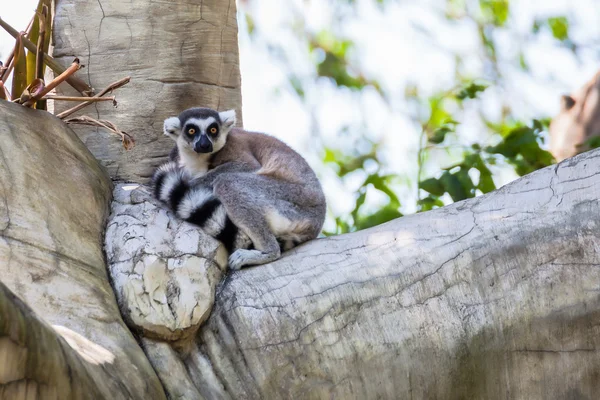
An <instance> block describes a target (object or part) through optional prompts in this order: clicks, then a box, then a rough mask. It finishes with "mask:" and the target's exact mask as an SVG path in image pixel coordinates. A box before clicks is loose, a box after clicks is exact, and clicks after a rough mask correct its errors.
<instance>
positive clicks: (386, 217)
mask: <svg viewBox="0 0 600 400" xmlns="http://www.w3.org/2000/svg"><path fill="white" fill-rule="evenodd" d="M401 216H402V213H401V212H400V211H398V209H397V208H396V207H393V206H390V205H388V206H386V207H384V208H382V209H381V210H379V211H377V212H375V213H373V214H371V215H369V216H366V217H364V218H360V219H359V220H358V221H355V226H356V229H357V230H361V229H367V228H371V227H373V226H377V225H380V224H383V223H384V222H388V221H391V220H393V219H396V218H400V217H401Z"/></svg>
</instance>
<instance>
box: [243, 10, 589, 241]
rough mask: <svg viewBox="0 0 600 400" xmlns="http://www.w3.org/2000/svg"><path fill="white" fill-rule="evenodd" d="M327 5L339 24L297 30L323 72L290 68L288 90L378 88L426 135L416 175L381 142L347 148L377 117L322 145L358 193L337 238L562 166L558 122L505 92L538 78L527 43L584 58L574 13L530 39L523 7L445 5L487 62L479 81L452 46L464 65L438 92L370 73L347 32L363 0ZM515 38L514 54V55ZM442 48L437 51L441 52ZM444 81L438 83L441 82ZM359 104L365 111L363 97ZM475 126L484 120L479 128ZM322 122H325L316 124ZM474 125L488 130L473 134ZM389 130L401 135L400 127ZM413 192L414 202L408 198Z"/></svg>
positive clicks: (547, 23)
mask: <svg viewBox="0 0 600 400" xmlns="http://www.w3.org/2000/svg"><path fill="white" fill-rule="evenodd" d="M371 1H372V3H373V4H375V3H376V4H377V5H380V6H381V8H382V9H383V10H384V12H385V9H386V8H387V7H392V6H396V5H397V3H394V4H392V3H393V2H385V1H382V0H371ZM523 1H526V0H523ZM328 3H329V4H330V5H331V10H334V11H333V12H334V14H336V15H335V16H334V17H333V18H332V19H331V20H332V21H333V23H332V24H331V25H329V26H326V27H325V28H323V27H319V28H315V30H314V31H311V29H310V28H309V26H310V25H311V24H309V23H308V22H307V21H308V20H309V19H310V18H311V16H310V15H308V14H307V15H298V22H297V23H294V24H290V26H291V28H290V29H293V30H294V33H296V34H297V36H298V37H300V41H301V44H302V46H304V48H306V49H307V53H306V56H307V59H309V60H311V61H312V64H313V66H314V69H313V72H311V73H309V74H307V73H304V72H297V71H296V70H294V68H293V66H291V67H290V68H289V69H290V71H291V72H289V73H288V74H287V76H288V77H289V86H288V90H290V91H291V92H293V93H295V94H296V95H297V96H298V97H299V98H300V99H301V100H302V101H305V102H307V104H308V102H309V101H311V100H310V99H311V97H312V99H313V101H314V98H315V96H310V92H311V90H313V88H314V86H317V85H316V84H315V83H316V82H318V81H319V78H328V80H329V81H330V82H331V83H332V84H334V85H335V87H337V88H339V89H340V90H343V91H344V95H348V97H350V96H356V98H359V99H360V96H361V94H363V93H367V94H368V95H369V96H370V95H371V94H372V93H371V92H369V91H363V90H364V89H367V88H375V89H376V91H377V94H379V96H380V100H381V102H380V103H378V104H380V105H381V107H382V108H387V111H391V112H393V113H396V114H398V115H402V116H403V117H405V122H406V120H408V123H412V126H414V127H415V130H416V131H417V132H418V131H419V128H420V138H419V141H418V148H417V149H415V150H416V151H415V154H414V162H415V163H416V164H417V167H418V172H417V173H416V174H415V172H414V170H411V172H410V173H407V172H405V171H397V172H394V173H392V172H391V171H390V169H389V168H388V165H387V163H388V162H389V160H386V159H385V158H383V159H382V156H380V153H381V154H385V152H382V151H380V149H384V148H383V146H382V145H380V144H378V143H371V146H370V147H369V146H367V147H368V148H364V147H362V150H361V151H358V150H357V148H356V147H352V146H348V145H347V139H351V140H352V141H357V138H359V139H361V140H365V139H366V138H368V137H370V136H368V135H369V132H368V130H367V129H365V127H369V126H370V124H369V120H368V119H369V117H370V116H369V115H365V116H363V117H362V118H364V119H363V120H360V118H356V121H353V122H352V123H349V125H348V126H347V127H344V128H343V129H340V130H339V132H338V134H339V135H340V137H342V135H343V137H344V143H343V144H342V143H340V145H339V148H338V147H335V146H336V144H335V142H334V144H333V145H332V144H325V142H320V143H323V147H322V148H321V151H322V155H323V157H322V161H323V163H324V165H325V166H326V167H328V168H330V169H331V170H333V171H334V172H335V174H336V175H337V177H338V179H339V183H340V184H341V185H342V186H344V187H346V188H347V189H349V188H351V189H349V190H348V191H349V192H351V193H352V194H351V195H352V196H353V198H352V202H351V204H352V208H351V209H350V210H349V211H347V212H345V213H342V214H341V215H331V219H333V220H334V221H335V228H334V229H331V232H329V234H333V233H344V232H351V231H355V230H360V229H364V228H368V227H371V226H374V225H377V224H379V223H383V222H386V221H388V220H390V219H393V218H397V217H399V216H401V215H402V213H403V211H405V210H410V212H412V211H414V210H415V209H416V211H427V210H431V209H433V208H437V207H442V206H444V205H446V204H449V203H451V202H455V201H460V200H464V199H468V198H472V197H475V196H478V195H481V194H485V193H489V192H491V191H493V190H495V189H496V187H497V185H500V184H502V183H504V180H505V178H504V177H500V175H499V172H500V171H502V173H503V174H504V173H506V172H509V173H511V172H512V171H514V173H513V175H514V174H516V175H519V176H522V175H524V174H528V173H530V172H533V171H535V170H537V169H539V168H543V167H545V166H548V165H551V164H552V163H553V162H554V160H553V158H552V156H551V155H550V153H549V152H548V151H546V150H545V147H544V138H545V137H546V136H547V128H548V122H549V121H548V120H545V119H531V116H523V113H521V112H520V111H521V110H515V109H514V108H516V106H515V104H516V102H515V101H514V99H510V98H508V97H504V93H506V92H507V89H509V88H510V86H514V82H508V79H510V76H511V75H509V74H508V73H507V71H509V72H511V73H512V72H513V71H515V70H516V71H518V72H519V73H520V74H522V75H523V76H526V75H527V74H532V73H533V72H532V71H531V69H532V68H533V67H534V66H535V64H534V63H533V60H532V59H529V58H528V57H529V54H530V53H529V51H528V45H529V44H530V43H533V42H535V40H537V35H538V34H539V33H541V32H543V33H545V34H546V35H548V34H551V35H552V37H554V38H555V39H556V42H555V43H554V45H555V46H557V47H564V46H567V47H569V48H571V49H572V50H573V52H574V53H575V52H576V46H575V45H574V43H573V42H572V40H571V38H570V33H571V31H572V30H573V27H572V26H571V25H572V23H571V22H572V21H571V22H570V20H569V18H567V16H562V15H554V16H550V17H548V16H547V15H544V16H543V17H542V16H540V17H539V18H537V19H536V20H535V22H534V23H533V27H532V29H531V31H526V32H523V30H522V29H520V28H519V29H515V27H516V25H515V18H514V15H511V13H513V12H514V11H513V10H514V9H516V7H514V3H511V2H510V1H509V0H446V1H445V4H446V7H445V8H444V9H443V10H442V12H441V17H442V18H444V17H445V18H447V19H449V20H451V21H450V23H451V24H458V23H464V25H465V26H467V27H468V28H469V29H470V32H472V35H476V38H475V39H476V41H475V45H474V48H475V49H474V50H473V49H472V48H471V47H469V51H470V52H474V53H476V54H475V56H476V58H477V60H476V62H475V63H479V62H480V63H481V68H480V69H479V71H481V72H478V73H477V74H479V75H474V74H473V73H472V70H473V69H469V68H466V67H465V65H466V64H468V63H469V62H470V63H471V64H472V63H473V62H474V61H473V57H472V54H469V55H465V54H464V53H461V51H458V50H454V49H452V48H451V46H449V47H448V48H446V49H444V50H445V51H447V52H448V53H450V54H451V56H453V57H454V60H455V64H454V68H455V78H454V81H453V82H452V83H449V84H448V83H444V85H446V87H445V88H442V87H441V84H437V85H432V86H433V87H434V88H435V89H434V90H433V91H431V90H429V89H428V88H427V85H421V86H418V85H417V84H413V83H407V84H406V85H405V86H404V87H402V88H401V89H399V90H398V89H397V88H390V87H385V86H383V85H382V84H381V83H380V82H378V81H377V80H376V79H374V78H373V77H372V76H370V74H369V73H366V72H365V71H364V70H363V69H362V66H361V61H362V60H361V59H360V57H361V52H362V51H364V49H361V47H360V46H361V43H358V42H357V43H354V42H353V41H352V40H351V39H349V37H352V36H349V34H348V29H347V28H348V26H345V25H344V24H345V23H346V21H347V20H348V19H344V18H345V17H347V16H348V15H351V16H353V17H354V16H357V15H358V17H360V12H359V11H360V4H359V3H361V2H356V1H355V0H345V1H341V2H340V1H334V0H332V1H330V2H328ZM420 4H422V3H421V2H419V5H420ZM511 4H513V6H512V7H511ZM362 6H364V4H362ZM415 7H416V6H415ZM422 7H423V8H425V7H429V8H430V12H431V13H432V14H435V13H439V12H440V10H439V8H438V7H437V6H427V5H426V6H422ZM349 9H350V10H351V11H349ZM427 12H429V11H427ZM246 21H247V24H246V25H247V26H248V30H249V31H250V33H254V32H256V30H255V25H254V21H253V20H252V19H251V18H249V17H247V18H246ZM423 26H425V25H419V29H422V31H421V32H418V33H416V34H415V35H418V34H424V35H427V34H428V35H429V37H428V39H430V38H432V37H435V35H433V34H431V32H429V31H428V30H427V29H423ZM345 28H346V29H345ZM415 32H416V31H415ZM423 32H424V33H423ZM402 40H404V38H403V39H402ZM507 41H508V42H510V43H509V44H510V46H509V47H510V51H507V50H506V47H507V44H506V42H507ZM439 42H440V41H439V40H438V41H437V42H436V43H435V44H436V45H439ZM363 45H364V44H363ZM426 50H427V49H424V51H426ZM394 51H395V49H394V48H390V49H389V52H390V54H391V53H393V52H394ZM469 58H471V59H470V60H469ZM390 59H391V58H390ZM450 62H451V61H450ZM530 62H531V66H530ZM311 67H312V66H311ZM505 74H506V75H508V76H509V78H507V76H506V75H505ZM436 78H437V77H435V76H432V77H431V79H432V80H435V79H436ZM382 82H383V79H382ZM327 89H328V90H329V87H328V88H327ZM346 89H350V91H347V90H346ZM394 89H396V92H395V93H394ZM402 90H403V93H402ZM348 92H350V93H349V94H348ZM398 92H399V93H398ZM488 92H489V93H488ZM313 93H314V92H313ZM423 93H427V95H423ZM394 96H395V97H394ZM490 100H491V101H490ZM322 101H327V99H322ZM357 103H358V104H361V103H360V100H359V101H358V102H357ZM361 106H362V104H361ZM312 107H314V105H312ZM309 108H310V106H307V109H309ZM315 108H318V107H314V108H312V109H311V112H314V111H312V110H314V109H315ZM491 108H494V109H493V110H491ZM384 115H385V114H384ZM470 119H475V120H476V122H477V124H473V121H471V120H470ZM313 121H314V122H315V123H318V119H317V118H316V117H315V118H314V119H313ZM473 126H476V127H477V128H476V129H479V131H477V132H473ZM318 128H319V127H318V126H317V128H316V129H315V130H316V131H318ZM390 129H391V130H392V131H393V130H394V129H395V126H391V128H390ZM377 133H379V132H377ZM398 134H399V135H401V134H404V132H399V133H398ZM315 136H318V134H317V135H315ZM378 137H381V136H378ZM317 141H318V140H317ZM586 146H588V147H599V146H600V140H590V141H589V142H588V143H586ZM407 188H408V190H407ZM406 192H410V193H411V195H412V196H413V197H410V198H409V199H408V200H406V199H407V197H406ZM400 193H401V194H402V195H400ZM415 193H416V195H415ZM400 199H402V202H403V203H404V204H401V203H402V202H401V201H400ZM333 201H335V200H333Z"/></svg>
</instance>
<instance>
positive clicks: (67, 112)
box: [56, 77, 131, 119]
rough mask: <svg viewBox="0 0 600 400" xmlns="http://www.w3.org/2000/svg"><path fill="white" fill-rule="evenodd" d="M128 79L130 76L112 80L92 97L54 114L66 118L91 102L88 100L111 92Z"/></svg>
mask: <svg viewBox="0 0 600 400" xmlns="http://www.w3.org/2000/svg"><path fill="white" fill-rule="evenodd" d="M130 80H131V78H130V77H126V78H123V79H121V80H118V81H116V82H113V83H111V84H110V85H108V86H107V87H106V88H105V89H103V90H102V91H101V92H100V93H98V94H97V95H95V96H94V97H90V98H89V99H86V100H85V102H84V103H81V104H78V105H76V106H75V107H73V108H69V109H68V110H65V111H63V112H61V113H60V114H58V115H56V116H57V117H58V118H61V119H63V118H66V117H68V116H69V115H71V114H73V113H75V112H77V111H79V110H81V109H82V108H84V107H86V106H88V105H90V104H92V103H91V102H90V101H89V100H91V99H95V98H98V97H102V96H104V95H105V94H107V93H109V92H112V91H113V90H115V89H118V88H120V87H121V86H124V85H126V84H128V83H129V81H130Z"/></svg>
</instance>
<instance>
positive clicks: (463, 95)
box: [456, 82, 488, 100]
mask: <svg viewBox="0 0 600 400" xmlns="http://www.w3.org/2000/svg"><path fill="white" fill-rule="evenodd" d="M487 88H488V85H486V84H483V83H475V82H471V83H469V84H468V85H467V86H465V87H463V88H462V89H461V90H460V91H459V92H458V93H457V94H456V98H457V99H459V100H465V99H474V98H476V97H477V95H478V94H479V93H481V92H483V91H485V89H487Z"/></svg>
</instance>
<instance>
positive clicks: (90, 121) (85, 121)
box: [65, 115, 135, 150]
mask: <svg viewBox="0 0 600 400" xmlns="http://www.w3.org/2000/svg"><path fill="white" fill-rule="evenodd" d="M65 122H66V123H67V124H79V125H89V126H97V127H100V128H104V129H106V130H108V131H109V132H111V133H114V134H116V135H119V136H120V137H121V142H122V143H123V147H124V148H125V150H131V149H132V148H133V146H134V145H135V141H134V140H133V138H132V137H131V135H129V134H128V133H127V132H124V131H122V130H120V129H119V128H117V127H116V126H115V124H113V123H112V122H110V121H106V120H103V119H102V120H97V119H94V118H92V117H88V116H87V115H82V116H81V117H74V118H69V119H66V120H65Z"/></svg>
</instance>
